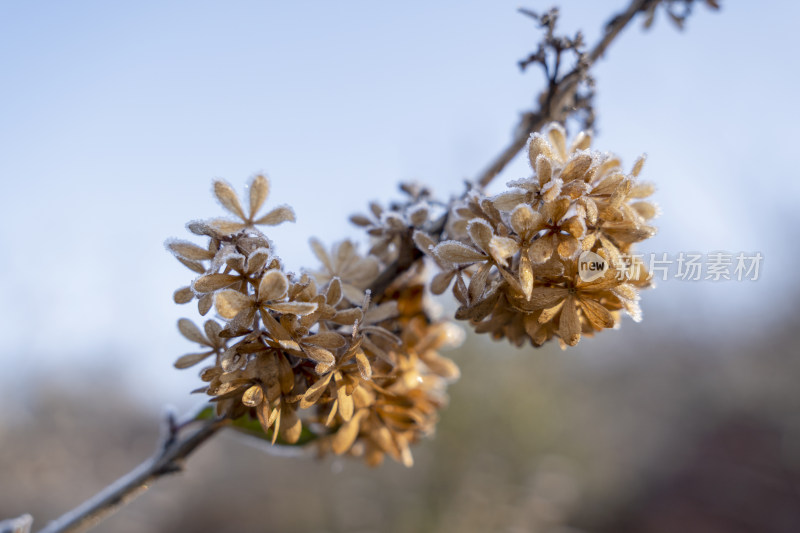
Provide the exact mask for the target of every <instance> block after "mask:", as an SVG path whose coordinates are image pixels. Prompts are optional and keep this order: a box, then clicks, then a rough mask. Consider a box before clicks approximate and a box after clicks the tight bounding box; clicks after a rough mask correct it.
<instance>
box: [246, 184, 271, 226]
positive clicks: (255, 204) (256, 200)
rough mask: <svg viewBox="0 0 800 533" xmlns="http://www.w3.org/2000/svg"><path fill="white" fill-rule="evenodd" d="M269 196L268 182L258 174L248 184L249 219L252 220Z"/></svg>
mask: <svg viewBox="0 0 800 533" xmlns="http://www.w3.org/2000/svg"><path fill="white" fill-rule="evenodd" d="M268 196H269V180H267V178H265V177H264V176H262V175H261V174H259V175H258V176H256V177H255V178H253V181H252V183H250V218H251V219H252V218H253V217H254V216H255V214H256V213H257V212H258V210H259V209H261V206H262V205H264V202H265V201H266V200H267V197H268Z"/></svg>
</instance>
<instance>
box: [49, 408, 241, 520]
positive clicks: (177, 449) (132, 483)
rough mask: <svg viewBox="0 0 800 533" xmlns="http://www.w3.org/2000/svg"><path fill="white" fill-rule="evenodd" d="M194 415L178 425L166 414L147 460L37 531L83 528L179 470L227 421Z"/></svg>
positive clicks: (106, 515)
mask: <svg viewBox="0 0 800 533" xmlns="http://www.w3.org/2000/svg"><path fill="white" fill-rule="evenodd" d="M195 416H196V413H191V414H190V415H189V416H187V418H186V419H185V420H184V421H183V422H182V423H180V424H175V423H174V420H173V419H172V418H171V417H168V419H167V424H166V425H167V427H166V431H165V433H164V437H163V438H162V441H161V443H160V444H159V447H158V450H156V453H155V454H154V455H153V456H152V457H151V458H150V459H148V460H147V461H145V462H144V463H142V464H140V465H139V466H138V467H136V468H135V469H134V470H132V471H131V472H129V473H128V474H126V475H125V476H123V477H121V478H120V479H118V480H117V481H115V482H114V483H112V484H111V485H109V486H108V487H106V488H105V489H103V490H102V491H101V492H100V493H98V494H97V495H95V496H94V497H92V498H91V499H89V500H87V501H85V502H84V503H83V504H81V505H80V506H79V507H76V508H75V509H73V510H71V511H69V512H68V513H66V514H64V515H62V516H61V517H59V518H58V519H56V520H54V521H52V522H50V523H49V524H48V525H47V526H46V527H45V528H44V529H42V530H41V533H66V532H70V533H73V532H78V531H86V530H87V529H90V528H92V527H94V526H95V525H97V523H98V522H100V521H101V520H103V519H104V518H106V517H108V516H109V515H111V514H113V513H114V512H116V511H117V510H118V509H119V508H120V507H122V506H124V505H125V504H127V503H128V502H130V501H131V500H133V499H134V498H136V497H137V496H138V495H140V494H141V493H143V492H144V491H146V490H147V489H148V488H150V486H151V485H152V483H153V482H154V481H155V480H157V479H158V478H160V477H163V476H166V475H168V474H173V473H175V472H180V471H181V470H183V462H184V461H185V460H186V458H188V457H189V455H191V454H192V452H194V451H195V450H196V449H197V448H198V447H199V446H200V445H201V444H203V443H204V442H205V441H207V440H208V439H209V438H211V437H212V436H213V435H214V434H216V433H217V431H219V430H220V429H221V428H222V427H224V425H225V424H226V423H227V420H217V419H212V420H198V421H195ZM195 424H196V427H194V428H192V429H191V431H189V429H190V428H191V426H193V425H195ZM182 431H183V433H184V434H183V435H181V432H182Z"/></svg>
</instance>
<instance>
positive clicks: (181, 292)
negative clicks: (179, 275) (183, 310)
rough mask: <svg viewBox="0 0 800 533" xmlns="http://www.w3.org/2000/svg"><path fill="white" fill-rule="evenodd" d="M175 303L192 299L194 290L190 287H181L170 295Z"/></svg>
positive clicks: (185, 302) (186, 302) (187, 301)
mask: <svg viewBox="0 0 800 533" xmlns="http://www.w3.org/2000/svg"><path fill="white" fill-rule="evenodd" d="M172 299H173V300H174V301H175V303H176V304H188V303H189V302H191V301H192V300H193V299H194V292H193V291H192V288H191V287H181V288H180V289H178V290H177V291H175V293H174V294H173V295H172Z"/></svg>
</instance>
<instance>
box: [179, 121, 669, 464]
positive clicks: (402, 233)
mask: <svg viewBox="0 0 800 533" xmlns="http://www.w3.org/2000/svg"><path fill="white" fill-rule="evenodd" d="M590 143H591V137H590V135H589V134H587V133H580V134H579V135H578V136H577V137H576V138H575V140H574V141H573V142H572V143H571V144H570V145H568V144H567V139H566V135H565V132H564V129H563V128H562V127H561V126H560V125H558V124H556V123H553V124H551V125H549V126H548V127H547V128H545V130H544V131H543V132H542V133H536V134H534V135H532V136H531V139H530V142H529V146H528V155H529V158H530V162H531V165H532V167H533V176H531V177H530V178H526V179H521V180H518V181H514V182H511V183H509V188H508V189H507V190H506V191H504V192H502V193H501V194H499V195H497V196H494V197H487V196H484V195H483V194H482V193H481V192H480V191H479V190H476V189H473V190H470V191H468V192H467V193H466V194H465V195H464V196H463V197H462V198H461V199H459V200H456V201H453V202H451V203H450V204H443V203H440V202H436V201H435V200H433V199H432V197H431V195H430V192H429V191H428V190H427V189H424V188H421V187H418V186H413V185H404V186H402V190H403V191H404V192H405V193H406V196H407V198H406V200H405V201H403V202H398V203H394V204H391V205H390V206H389V207H388V208H386V209H384V208H382V207H380V206H379V205H377V204H372V205H371V206H370V210H371V214H370V215H368V216H364V215H356V216H354V217H352V221H353V222H354V223H355V224H356V225H358V226H361V227H363V228H365V229H366V231H367V233H368V235H370V237H371V239H372V244H371V248H370V249H369V251H368V252H367V254H366V255H365V256H362V255H359V253H358V252H357V250H356V246H355V245H354V244H353V243H352V242H350V241H344V242H341V243H339V244H337V245H336V246H334V247H333V248H332V249H331V250H328V249H326V248H325V247H324V246H323V245H322V244H321V243H320V242H318V241H316V240H312V242H311V245H312V249H313V251H314V253H315V254H316V256H317V258H318V259H319V260H320V262H321V268H320V269H319V270H318V271H310V272H305V273H303V274H302V275H296V274H292V273H288V272H286V271H285V270H284V267H283V264H282V262H281V260H280V259H279V258H278V257H277V256H276V255H275V253H274V249H273V245H272V243H271V242H270V241H269V239H267V237H266V236H265V235H264V234H263V233H262V232H261V231H260V230H258V229H257V228H256V226H260V225H275V224H280V223H282V222H285V221H289V220H294V213H293V212H292V210H291V209H290V208H289V207H286V206H281V207H277V208H275V209H273V210H272V211H270V212H268V213H267V214H265V215H263V216H259V215H258V212H259V210H260V208H261V207H262V205H263V204H264V202H265V201H266V199H267V196H268V192H269V184H268V182H267V180H266V178H264V177H263V176H257V177H256V178H254V180H253V181H252V183H251V185H250V190H249V198H248V199H249V206H248V210H247V212H245V210H244V208H243V207H242V204H241V203H240V201H239V199H238V197H237V196H236V194H235V192H234V191H233V189H232V188H231V187H230V186H229V185H227V184H226V183H224V182H221V181H218V182H216V183H215V184H214V193H215V195H216V196H217V198H218V199H219V201H220V202H221V203H222V205H223V207H225V209H227V210H228V211H229V212H230V213H232V214H233V215H234V216H235V217H236V219H235V220H230V219H214V220H209V221H205V222H192V223H190V224H189V225H188V228H189V230H190V231H191V232H192V233H194V234H195V235H198V236H204V237H207V238H208V245H207V246H206V247H200V246H197V245H195V244H192V243H190V242H186V241H171V242H169V243H168V244H167V246H168V248H169V249H170V250H171V251H172V252H173V253H174V254H175V255H176V256H177V258H178V259H179V260H180V261H181V262H182V263H183V264H184V265H186V266H187V267H188V268H189V269H191V270H193V271H194V272H196V273H197V274H198V275H199V277H197V278H196V279H195V280H194V281H193V283H192V284H191V285H189V286H186V287H183V288H181V289H178V290H177V291H176V292H175V301H176V302H177V303H188V302H190V301H193V300H195V299H197V301H198V307H199V311H200V314H201V315H206V314H207V313H208V312H209V311H210V310H211V308H212V307H214V308H215V309H216V312H217V315H218V319H210V320H207V321H206V322H205V324H204V327H203V329H202V330H201V329H200V328H198V327H197V326H195V325H194V324H193V323H192V322H191V321H189V320H186V319H183V320H181V321H180V322H179V328H180V330H181V332H182V333H183V335H184V336H185V337H187V338H188V339H189V340H191V341H194V342H197V343H198V344H200V345H201V346H203V350H202V351H200V352H198V353H193V354H188V355H185V356H183V357H181V358H180V359H178V361H177V362H176V363H175V365H176V366H177V367H178V368H185V367H189V366H192V365H195V364H197V363H200V362H201V361H205V360H209V359H210V361H211V365H210V366H207V367H206V368H204V369H203V370H202V372H201V378H202V379H203V381H205V382H206V383H207V386H205V387H203V388H201V389H199V391H202V392H206V393H207V394H208V395H210V396H212V401H213V402H215V403H216V406H217V413H218V414H219V415H222V416H226V417H229V418H233V419H239V418H241V417H245V416H248V417H250V418H252V419H253V420H258V421H259V422H260V425H261V428H262V429H263V431H264V432H265V434H266V435H269V436H270V437H271V439H272V441H273V443H274V442H275V441H277V440H278V439H281V441H282V442H285V443H297V442H305V441H307V440H313V441H314V442H315V443H316V445H318V447H319V449H320V450H321V451H328V450H330V451H332V452H334V453H336V454H343V453H351V454H354V455H364V456H365V457H366V460H367V461H368V462H369V463H370V464H377V463H380V462H381V460H382V458H383V456H384V455H386V454H388V455H390V456H391V457H393V458H394V459H396V460H398V461H402V462H403V463H404V464H407V465H409V464H411V455H410V452H409V445H410V444H411V443H413V442H415V441H416V440H418V439H419V437H420V436H422V435H424V434H426V433H430V432H431V430H432V429H433V427H434V424H435V422H436V420H437V413H438V410H439V409H440V408H441V407H442V406H443V404H444V401H445V396H444V388H445V385H446V384H447V382H448V381H449V380H452V379H454V378H456V377H457V376H458V369H457V367H456V366H455V364H454V363H453V362H452V361H450V360H449V359H446V358H444V357H442V356H441V355H439V353H438V350H439V349H440V348H442V347H444V346H445V345H447V344H449V343H452V341H453V339H454V338H455V337H456V336H457V335H455V334H454V330H453V328H454V326H453V325H452V324H451V323H449V322H447V321H436V320H434V318H433V316H432V313H431V311H430V305H429V303H428V302H427V300H426V292H427V290H428V289H430V292H433V293H435V294H441V293H443V292H444V291H445V290H447V288H448V287H450V286H451V285H452V286H453V294H454V295H455V297H456V299H457V300H458V302H459V304H460V307H459V308H458V310H457V312H456V318H458V319H462V320H468V321H469V322H470V323H471V325H472V326H473V327H474V329H475V331H476V332H478V333H489V334H491V335H492V336H493V337H494V338H496V339H500V338H507V339H509V340H510V341H511V342H512V343H514V344H516V345H522V344H523V343H525V342H527V341H529V342H531V343H532V344H533V345H535V346H540V345H542V344H544V343H545V342H547V341H548V340H550V339H556V338H557V339H558V340H559V342H560V344H561V346H562V347H565V346H567V345H569V346H572V345H575V344H577V343H578V341H579V340H580V338H581V336H582V335H592V334H593V333H594V332H596V331H599V330H602V329H605V328H611V327H614V326H616V325H617V324H618V323H619V320H620V314H621V312H622V311H625V312H627V313H628V314H629V315H631V316H632V317H633V318H634V319H636V320H638V319H639V316H640V311H639V305H638V299H639V289H641V288H644V287H647V286H648V285H649V283H650V274H649V273H648V272H647V270H646V268H645V267H644V265H643V264H642V263H641V261H638V260H636V259H635V256H632V255H631V252H632V247H633V245H634V243H636V242H639V241H642V240H644V239H647V238H648V237H650V236H652V235H653V234H654V233H655V228H653V227H652V226H650V225H649V222H648V221H649V220H650V219H651V218H653V217H654V216H655V215H656V207H655V206H654V205H653V204H652V203H650V202H647V201H646V200H644V198H646V197H647V196H649V195H650V194H651V193H652V186H651V185H649V184H646V183H641V182H639V181H638V180H637V177H638V175H639V173H640V171H641V169H642V165H643V162H644V159H643V158H640V159H639V160H638V161H636V163H635V164H634V166H633V169H632V171H631V172H629V173H626V172H624V171H623V170H622V167H621V164H620V161H619V159H617V158H616V157H615V156H613V155H611V154H608V153H601V152H597V151H592V150H590ZM588 252H592V253H593V254H596V255H595V256H594V257H595V258H596V259H598V260H600V261H601V262H603V263H605V265H604V270H603V272H601V273H600V274H599V275H595V276H593V277H592V279H586V278H585V276H583V275H582V273H581V258H582V257H583V255H585V254H586V253H588ZM425 255H427V256H428V257H429V258H430V259H432V260H433V262H434V263H435V264H436V265H437V266H438V267H439V270H440V272H439V273H437V274H436V275H435V276H434V277H433V278H432V279H431V280H430V282H429V283H428V282H427V280H426V278H425V275H424V268H423V266H424V263H423V261H420V259H421V258H422V257H424V256H425ZM631 258H633V259H632V260H631ZM373 290H374V291H375V294H372V291H373ZM304 431H305V432H306V433H305V436H304Z"/></svg>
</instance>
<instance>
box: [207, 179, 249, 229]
mask: <svg viewBox="0 0 800 533" xmlns="http://www.w3.org/2000/svg"><path fill="white" fill-rule="evenodd" d="M214 195H215V196H216V197H217V199H218V200H219V202H220V203H221V204H222V206H223V207H224V208H225V209H227V210H228V211H230V212H231V213H233V214H234V215H236V216H237V217H239V218H241V219H242V220H245V219H246V218H247V217H245V216H244V211H243V210H242V205H241V204H240V203H239V198H238V197H237V196H236V192H235V191H234V190H233V188H232V187H231V186H230V185H228V184H227V183H225V182H224V181H222V180H217V181H215V182H214Z"/></svg>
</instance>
